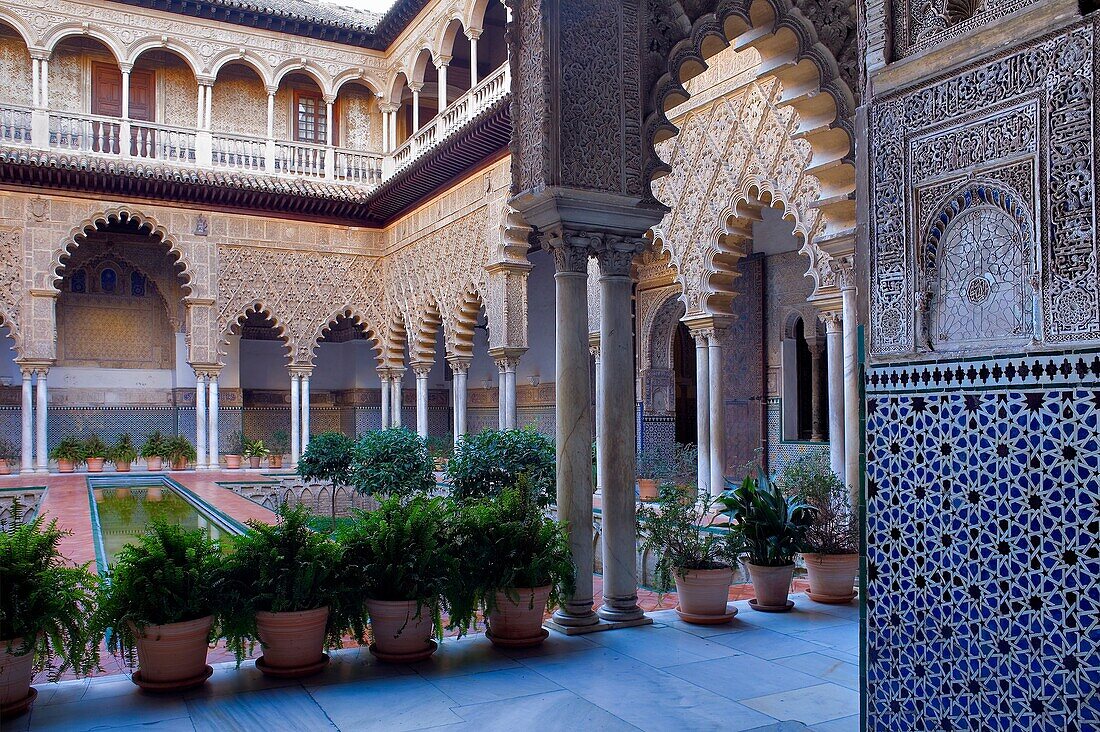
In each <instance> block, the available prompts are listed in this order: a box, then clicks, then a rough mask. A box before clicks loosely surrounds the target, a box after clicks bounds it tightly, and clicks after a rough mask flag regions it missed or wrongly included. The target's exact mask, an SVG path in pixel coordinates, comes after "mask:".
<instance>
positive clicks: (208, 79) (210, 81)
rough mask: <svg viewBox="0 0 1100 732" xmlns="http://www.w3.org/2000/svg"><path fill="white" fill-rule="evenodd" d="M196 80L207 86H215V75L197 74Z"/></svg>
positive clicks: (199, 83)
mask: <svg viewBox="0 0 1100 732" xmlns="http://www.w3.org/2000/svg"><path fill="white" fill-rule="evenodd" d="M195 81H196V82H198V85H199V86H205V87H213V86H214V77H213V76H196V77H195Z"/></svg>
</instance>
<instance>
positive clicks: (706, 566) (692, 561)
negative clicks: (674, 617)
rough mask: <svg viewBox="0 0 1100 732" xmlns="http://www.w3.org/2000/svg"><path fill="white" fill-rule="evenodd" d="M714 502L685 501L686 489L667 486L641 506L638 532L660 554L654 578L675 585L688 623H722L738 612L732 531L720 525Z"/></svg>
mask: <svg viewBox="0 0 1100 732" xmlns="http://www.w3.org/2000/svg"><path fill="white" fill-rule="evenodd" d="M713 508H714V501H713V499H712V498H710V497H709V496H708V497H706V498H704V500H703V503H702V504H699V505H696V503H695V502H694V501H691V502H688V501H685V500H684V496H683V491H682V490H681V489H680V488H677V487H675V486H671V485H664V486H662V487H661V489H660V491H659V492H658V496H657V502H656V504H654V505H646V506H642V507H641V508H639V509H638V535H639V536H640V537H641V539H642V551H643V553H649V554H651V555H652V556H654V557H656V567H655V570H656V574H655V581H656V585H657V589H658V590H659V591H660V592H668V591H669V590H671V589H672V588H673V587H675V588H676V593H677V597H678V599H679V605H677V607H676V612H677V613H678V614H679V616H680V619H681V620H683V621H684V622H686V623H694V624H696V625H718V624H721V623H728V622H729V621H730V620H732V619H733V616H734V615H736V614H737V608H735V607H734V606H733V605H732V604H729V588H730V584H732V582H733V567H732V562H733V561H734V558H735V556H736V554H734V553H733V552H732V551H731V545H730V542H729V538H728V534H727V533H724V532H722V531H720V530H719V527H718V526H717V522H716V521H715V520H714V518H713V516H712V513H713Z"/></svg>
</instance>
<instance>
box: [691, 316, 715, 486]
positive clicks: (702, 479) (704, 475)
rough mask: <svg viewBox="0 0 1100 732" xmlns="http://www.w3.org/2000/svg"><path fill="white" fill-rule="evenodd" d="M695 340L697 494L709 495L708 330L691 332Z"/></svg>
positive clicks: (709, 332)
mask: <svg viewBox="0 0 1100 732" xmlns="http://www.w3.org/2000/svg"><path fill="white" fill-rule="evenodd" d="M691 334H692V336H694V338H695V430H696V435H695V444H696V448H697V449H698V453H699V467H698V470H699V485H698V493H699V495H700V496H705V495H708V494H709V493H710V359H709V357H708V356H709V354H710V350H709V349H708V347H707V341H708V340H709V338H710V334H711V331H710V330H709V329H703V330H693V331H692V333H691Z"/></svg>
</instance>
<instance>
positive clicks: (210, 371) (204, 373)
mask: <svg viewBox="0 0 1100 732" xmlns="http://www.w3.org/2000/svg"><path fill="white" fill-rule="evenodd" d="M191 370H192V371H194V372H195V378H197V379H198V378H202V379H213V380H216V379H217V378H218V374H220V373H221V370H222V365H221V364H218V363H213V364H211V363H193V364H191Z"/></svg>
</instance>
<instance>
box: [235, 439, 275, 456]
mask: <svg viewBox="0 0 1100 732" xmlns="http://www.w3.org/2000/svg"><path fill="white" fill-rule="evenodd" d="M241 454H242V455H243V456H245V457H246V458H253V457H258V458H265V457H267V456H268V455H270V454H271V450H268V449H267V446H265V445H264V441H263V440H245V441H244V448H243V449H242V450H241Z"/></svg>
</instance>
